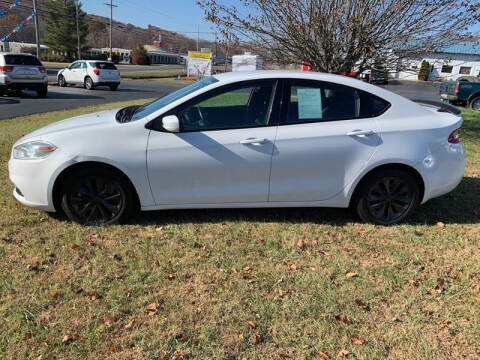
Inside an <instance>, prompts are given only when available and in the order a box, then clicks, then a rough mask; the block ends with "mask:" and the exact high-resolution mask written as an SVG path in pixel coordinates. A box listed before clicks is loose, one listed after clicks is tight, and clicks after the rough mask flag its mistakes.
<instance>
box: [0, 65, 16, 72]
mask: <svg viewBox="0 0 480 360" xmlns="http://www.w3.org/2000/svg"><path fill="white" fill-rule="evenodd" d="M13 69H14V67H13V66H0V72H2V73H7V72H12V71H13Z"/></svg>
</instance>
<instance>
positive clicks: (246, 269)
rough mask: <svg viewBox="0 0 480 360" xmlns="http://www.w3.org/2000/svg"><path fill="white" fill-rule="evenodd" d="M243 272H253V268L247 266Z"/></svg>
mask: <svg viewBox="0 0 480 360" xmlns="http://www.w3.org/2000/svg"><path fill="white" fill-rule="evenodd" d="M243 271H246V272H250V271H252V268H251V267H250V266H248V265H247V266H244V267H243Z"/></svg>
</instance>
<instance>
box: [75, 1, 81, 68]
mask: <svg viewBox="0 0 480 360" xmlns="http://www.w3.org/2000/svg"><path fill="white" fill-rule="evenodd" d="M75 9H76V17H77V51H78V53H77V60H81V59H82V49H80V30H79V20H78V0H76V1H75Z"/></svg>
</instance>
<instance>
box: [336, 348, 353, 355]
mask: <svg viewBox="0 0 480 360" xmlns="http://www.w3.org/2000/svg"><path fill="white" fill-rule="evenodd" d="M349 354H350V351H348V350H347V349H342V350H340V351H339V352H338V355H337V356H338V357H347V356H348V355H349Z"/></svg>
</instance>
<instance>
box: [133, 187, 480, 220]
mask: <svg viewBox="0 0 480 360" xmlns="http://www.w3.org/2000/svg"><path fill="white" fill-rule="evenodd" d="M231 221H248V222H261V223H264V222H271V223H285V222H287V223H314V224H324V225H332V226H343V225H345V224H347V223H350V222H360V220H359V219H358V217H357V216H356V215H355V214H354V213H353V212H352V211H350V210H349V209H335V208H261V209H256V208H255V209H201V210H160V211H152V212H143V213H141V214H140V215H138V216H137V217H136V218H135V219H132V221H131V223H135V224H138V225H168V224H180V225H181V224H187V223H197V224H200V223H223V222H231ZM437 222H443V223H445V224H477V223H480V178H465V179H464V180H463V181H462V182H461V184H460V185H459V186H458V187H457V189H455V190H454V191H453V192H451V193H449V194H447V195H444V196H442V197H439V198H436V199H433V200H430V201H428V202H427V203H426V204H424V205H420V206H419V207H418V209H417V210H416V212H415V213H414V214H413V216H412V217H411V218H410V219H409V220H408V221H407V222H406V224H408V225H434V224H436V223H437Z"/></svg>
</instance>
